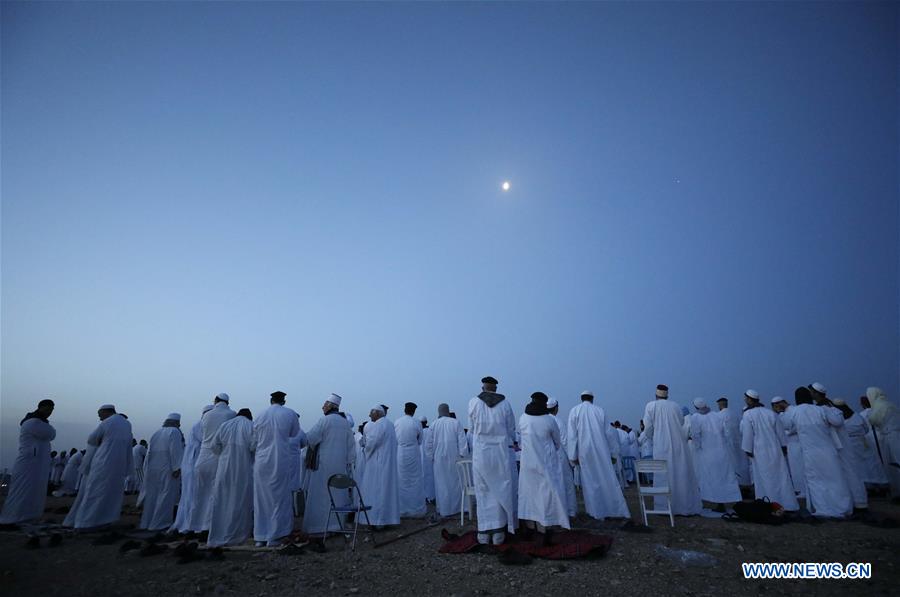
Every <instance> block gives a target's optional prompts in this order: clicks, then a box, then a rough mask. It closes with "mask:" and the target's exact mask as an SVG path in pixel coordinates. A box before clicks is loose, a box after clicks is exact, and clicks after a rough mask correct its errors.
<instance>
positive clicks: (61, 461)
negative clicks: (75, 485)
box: [50, 450, 68, 485]
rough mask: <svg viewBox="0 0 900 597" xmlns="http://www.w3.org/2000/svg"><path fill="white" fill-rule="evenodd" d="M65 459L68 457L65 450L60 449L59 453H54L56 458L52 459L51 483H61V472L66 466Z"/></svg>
mask: <svg viewBox="0 0 900 597" xmlns="http://www.w3.org/2000/svg"><path fill="white" fill-rule="evenodd" d="M67 460H68V458H67V456H66V451H65V450H60V451H59V454H57V455H56V458H54V459H53V472H52V474H51V476H50V484H51V485H59V484H60V483H62V474H63V471H64V470H65V468H66V461H67Z"/></svg>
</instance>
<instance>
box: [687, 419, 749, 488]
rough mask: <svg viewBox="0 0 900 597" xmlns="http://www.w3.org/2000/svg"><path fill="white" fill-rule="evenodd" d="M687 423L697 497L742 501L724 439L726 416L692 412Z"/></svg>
mask: <svg viewBox="0 0 900 597" xmlns="http://www.w3.org/2000/svg"><path fill="white" fill-rule="evenodd" d="M690 422H691V445H692V446H693V449H694V465H695V470H696V471H697V477H698V481H699V482H700V498H701V499H704V500H706V501H707V502H713V503H717V504H724V503H730V502H739V501H741V490H740V488H739V487H738V482H737V475H736V474H735V472H734V465H733V464H732V461H731V453H730V451H729V449H728V445H727V443H726V440H725V418H724V417H723V416H722V415H721V414H720V413H714V412H708V413H706V414H701V413H695V414H693V415H691V419H690Z"/></svg>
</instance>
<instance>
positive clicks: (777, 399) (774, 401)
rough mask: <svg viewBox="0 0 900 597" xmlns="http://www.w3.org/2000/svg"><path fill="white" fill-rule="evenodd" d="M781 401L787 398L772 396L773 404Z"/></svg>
mask: <svg viewBox="0 0 900 597" xmlns="http://www.w3.org/2000/svg"><path fill="white" fill-rule="evenodd" d="M779 402H787V400H785V399H784V398H782V397H781V396H775V397H773V398H772V404H777V403H779Z"/></svg>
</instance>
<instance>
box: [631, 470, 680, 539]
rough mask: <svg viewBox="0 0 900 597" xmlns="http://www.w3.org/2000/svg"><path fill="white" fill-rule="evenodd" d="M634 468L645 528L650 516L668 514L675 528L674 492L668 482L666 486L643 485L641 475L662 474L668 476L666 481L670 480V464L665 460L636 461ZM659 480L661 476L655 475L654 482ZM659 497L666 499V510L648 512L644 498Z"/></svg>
mask: <svg viewBox="0 0 900 597" xmlns="http://www.w3.org/2000/svg"><path fill="white" fill-rule="evenodd" d="M634 467H635V469H636V471H635V472H637V473H638V474H637V475H636V477H637V489H638V501H639V502H640V503H641V514H642V515H643V517H644V526H647V515H648V514H668V515H669V522H670V523H671V524H672V526H673V527H674V526H675V517H674V516H672V490H671V489H670V488H669V485H668V481H666V485H649V486H648V485H641V475H640V473H661V474H663V475H666V479H668V478H669V476H668V474H667V473H668V470H669V467H668V463H667V462H666V461H665V460H635V461H634ZM658 479H659V475H654V481H655V480H658ZM658 496H665V497H666V509H665V510H648V509H647V506H646V505H645V504H644V498H648V497H649V498H655V497H658Z"/></svg>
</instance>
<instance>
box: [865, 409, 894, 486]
mask: <svg viewBox="0 0 900 597" xmlns="http://www.w3.org/2000/svg"><path fill="white" fill-rule="evenodd" d="M859 406H860V411H859V416H860V418H861V419H862V420H863V421H865V422H866V425H868V428H869V431H868V433H866V435H865V437H864V439H863V444H864V448H863V450H864V452H865V456H864V461H863V465H862V469H861V472H860V476H861V477H862V478H863V481H864V482H865V483H866V486H872V487H876V488H881V487H885V488H888V478H887V475H886V474H885V472H884V462H882V460H881V449H880V443H881V442H880V441H879V440H878V437H877V434H876V433H875V427H874V426H873V425H872V423H871V422H870V421H869V415H870V414H872V403H871V402H869V398H868V396H861V397H860V398H859Z"/></svg>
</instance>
